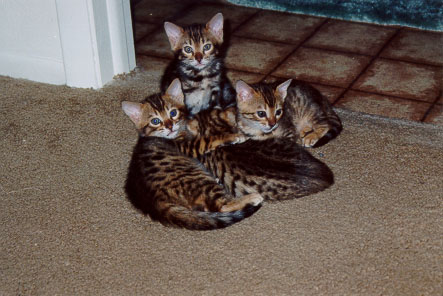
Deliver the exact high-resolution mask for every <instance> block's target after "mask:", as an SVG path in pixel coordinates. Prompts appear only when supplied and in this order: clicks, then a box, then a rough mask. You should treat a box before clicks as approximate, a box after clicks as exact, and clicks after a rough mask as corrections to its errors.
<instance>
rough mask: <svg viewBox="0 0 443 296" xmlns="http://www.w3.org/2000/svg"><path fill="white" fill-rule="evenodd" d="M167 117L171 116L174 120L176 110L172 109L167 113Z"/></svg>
mask: <svg viewBox="0 0 443 296" xmlns="http://www.w3.org/2000/svg"><path fill="white" fill-rule="evenodd" d="M169 115H171V118H174V117H175V116H177V109H172V110H171V111H170V112H169Z"/></svg>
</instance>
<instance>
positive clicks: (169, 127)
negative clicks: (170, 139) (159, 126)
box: [165, 120, 173, 131]
mask: <svg viewBox="0 0 443 296" xmlns="http://www.w3.org/2000/svg"><path fill="white" fill-rule="evenodd" d="M165 127H166V128H167V129H169V130H171V131H172V127H173V124H172V121H170V120H166V121H165Z"/></svg>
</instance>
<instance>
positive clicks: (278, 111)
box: [275, 109, 283, 116]
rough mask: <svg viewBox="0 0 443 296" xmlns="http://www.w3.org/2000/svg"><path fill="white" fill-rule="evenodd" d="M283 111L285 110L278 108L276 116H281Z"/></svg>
mask: <svg viewBox="0 0 443 296" xmlns="http://www.w3.org/2000/svg"><path fill="white" fill-rule="evenodd" d="M282 112H283V111H282V110H281V109H278V110H277V111H275V115H276V116H280V115H281V113H282Z"/></svg>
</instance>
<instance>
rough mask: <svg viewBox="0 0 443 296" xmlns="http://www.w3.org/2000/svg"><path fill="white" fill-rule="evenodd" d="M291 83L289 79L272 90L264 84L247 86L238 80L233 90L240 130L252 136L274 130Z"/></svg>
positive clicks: (281, 113)
mask: <svg viewBox="0 0 443 296" xmlns="http://www.w3.org/2000/svg"><path fill="white" fill-rule="evenodd" d="M291 81H292V79H289V80H287V81H285V82H283V83H282V84H279V85H278V86H277V87H276V88H273V87H272V86H270V85H268V84H264V83H258V84H253V85H248V84H246V83H245V82H243V81H241V80H239V81H238V82H237V84H236V86H235V90H236V92H237V108H238V111H239V112H238V114H239V118H238V120H239V125H240V128H241V129H243V130H244V131H245V132H247V133H252V134H256V133H260V132H261V133H265V134H267V133H270V132H272V131H273V130H274V129H276V128H277V127H278V121H279V120H280V118H281V117H282V115H283V104H284V102H285V98H286V95H287V90H288V87H289V85H290V84H291ZM245 129H247V130H245Z"/></svg>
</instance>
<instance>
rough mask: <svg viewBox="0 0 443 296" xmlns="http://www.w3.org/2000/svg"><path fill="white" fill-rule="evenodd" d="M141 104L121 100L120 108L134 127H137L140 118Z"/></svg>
mask: <svg viewBox="0 0 443 296" xmlns="http://www.w3.org/2000/svg"><path fill="white" fill-rule="evenodd" d="M142 106H143V105H142V104H140V103H134V102H128V101H123V102H122V109H123V112H125V114H126V115H128V116H129V118H130V119H131V120H132V122H133V123H134V124H135V126H136V127H139V125H140V123H141V118H142Z"/></svg>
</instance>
